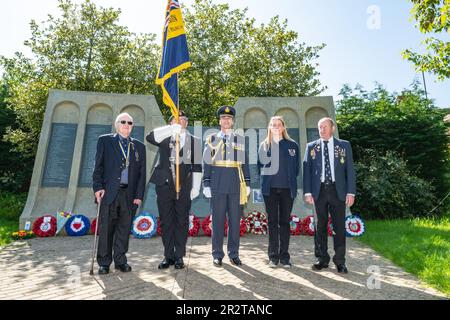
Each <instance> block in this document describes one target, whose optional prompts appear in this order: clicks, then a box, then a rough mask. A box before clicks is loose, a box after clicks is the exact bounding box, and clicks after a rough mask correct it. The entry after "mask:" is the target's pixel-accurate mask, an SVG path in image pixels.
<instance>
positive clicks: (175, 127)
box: [170, 123, 181, 135]
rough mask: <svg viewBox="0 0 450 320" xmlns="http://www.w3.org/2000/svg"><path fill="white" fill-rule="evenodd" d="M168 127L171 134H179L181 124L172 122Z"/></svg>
mask: <svg viewBox="0 0 450 320" xmlns="http://www.w3.org/2000/svg"><path fill="white" fill-rule="evenodd" d="M170 129H172V135H176V134H180V133H181V125H179V124H178V123H174V124H172V125H171V126H170Z"/></svg>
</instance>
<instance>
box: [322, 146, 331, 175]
mask: <svg viewBox="0 0 450 320" xmlns="http://www.w3.org/2000/svg"><path fill="white" fill-rule="evenodd" d="M323 146H324V148H323V154H324V157H325V181H324V182H325V183H331V182H333V180H332V178H331V166H330V156H329V153H328V141H324V142H323Z"/></svg>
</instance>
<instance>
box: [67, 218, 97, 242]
mask: <svg viewBox="0 0 450 320" xmlns="http://www.w3.org/2000/svg"><path fill="white" fill-rule="evenodd" d="M64 228H65V230H66V233H67V235H69V236H71V237H80V236H84V235H85V234H86V233H88V231H89V230H90V228H91V222H90V221H89V219H88V217H86V216H84V215H82V214H77V215H73V216H71V217H70V218H69V220H67V222H66V224H65V225H64Z"/></svg>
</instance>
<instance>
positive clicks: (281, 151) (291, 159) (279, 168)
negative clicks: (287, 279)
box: [258, 116, 300, 268]
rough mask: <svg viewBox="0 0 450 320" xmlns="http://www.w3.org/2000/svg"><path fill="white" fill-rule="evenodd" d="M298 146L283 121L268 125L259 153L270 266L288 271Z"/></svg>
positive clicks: (277, 117)
mask: <svg viewBox="0 0 450 320" xmlns="http://www.w3.org/2000/svg"><path fill="white" fill-rule="evenodd" d="M298 150H299V148H298V144H297V143H296V142H295V141H294V140H292V139H291V137H289V134H288V132H287V130H286V124H285V122H284V120H283V118H282V117H280V116H275V117H272V118H271V119H270V121H269V125H268V128H267V137H266V139H265V140H264V141H263V142H262V143H261V145H260V147H259V151H258V155H259V166H260V168H261V191H262V194H263V196H264V203H265V206H266V212H267V215H268V221H269V250H268V255H269V266H270V267H272V268H275V267H276V266H277V265H278V263H281V265H282V266H283V267H285V268H290V267H291V262H290V255H289V239H290V236H291V233H290V226H289V222H290V221H289V220H290V217H291V212H292V206H293V204H294V199H295V197H296V196H297V176H298V173H299V168H300V162H299V156H300V155H299V152H298Z"/></svg>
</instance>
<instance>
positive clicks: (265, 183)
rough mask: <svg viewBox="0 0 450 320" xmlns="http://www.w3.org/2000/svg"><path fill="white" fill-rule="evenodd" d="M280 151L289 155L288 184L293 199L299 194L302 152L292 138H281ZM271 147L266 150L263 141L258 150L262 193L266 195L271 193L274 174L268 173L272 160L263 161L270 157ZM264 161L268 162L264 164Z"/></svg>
mask: <svg viewBox="0 0 450 320" xmlns="http://www.w3.org/2000/svg"><path fill="white" fill-rule="evenodd" d="M279 146H280V153H283V154H284V155H285V156H287V159H288V168H287V169H288V179H289V181H288V184H289V189H290V191H291V197H292V199H295V197H296V196H297V177H298V174H299V171H300V154H299V152H298V150H299V148H298V144H297V143H296V142H295V141H292V140H286V139H283V140H280V143H279ZM271 153H272V151H271V148H269V149H268V150H265V148H264V146H263V143H261V145H260V146H259V151H258V165H259V168H260V170H261V193H262V194H263V195H265V196H269V194H270V184H271V181H272V177H273V175H272V174H270V175H269V174H267V172H268V171H269V168H270V167H271V163H272V162H271V161H268V162H267V161H261V160H263V159H264V158H265V159H270V157H271ZM263 162H267V163H265V164H263Z"/></svg>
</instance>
